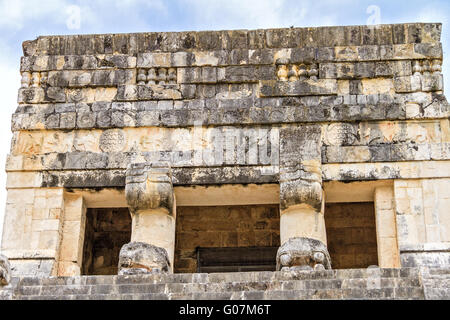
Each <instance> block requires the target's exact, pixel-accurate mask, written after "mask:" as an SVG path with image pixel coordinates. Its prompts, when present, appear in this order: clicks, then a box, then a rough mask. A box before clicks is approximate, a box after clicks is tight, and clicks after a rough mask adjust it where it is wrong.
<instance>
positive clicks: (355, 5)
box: [0, 0, 450, 236]
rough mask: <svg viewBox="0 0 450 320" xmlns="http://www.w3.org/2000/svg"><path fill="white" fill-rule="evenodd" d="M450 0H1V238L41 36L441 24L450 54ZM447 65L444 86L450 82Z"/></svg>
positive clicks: (445, 66)
mask: <svg viewBox="0 0 450 320" xmlns="http://www.w3.org/2000/svg"><path fill="white" fill-rule="evenodd" d="M449 16H450V1H448V0H427V1H423V0H408V1H403V0H402V1H400V0H395V1H393V0H386V1H375V0H371V1H361V0H320V1H319V0H166V1H163V0H78V1H76V0H75V1H69V0H0V97H1V109H0V236H1V231H2V227H1V226H2V220H3V212H4V207H5V201H6V191H5V181H6V175H5V173H4V169H3V168H4V167H5V159H6V155H7V154H8V153H9V147H10V140H11V132H10V120H11V114H12V113H13V112H14V110H15V108H16V104H17V103H16V99H17V90H18V88H19V85H20V75H19V61H20V56H21V55H22V42H23V41H24V40H31V39H35V38H36V37H37V36H40V35H56V34H90V33H126V32H148V31H187V30H223V29H255V28H279V27H290V26H295V27H309V26H331V25H364V24H368V23H369V24H374V23H403V22H442V24H443V33H442V42H443V44H444V56H445V57H447V54H448V52H449V50H448V49H449V43H448V39H449V34H450V33H449V32H450V31H449V30H450V29H449V25H448V23H449ZM449 71H450V70H449V63H448V59H447V60H445V59H444V70H443V72H444V75H445V83H449V82H448V81H449V80H450V72H449Z"/></svg>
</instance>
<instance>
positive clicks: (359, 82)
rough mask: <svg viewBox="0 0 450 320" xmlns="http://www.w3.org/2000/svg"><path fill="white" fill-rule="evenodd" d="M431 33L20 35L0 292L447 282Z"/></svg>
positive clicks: (432, 289) (443, 165)
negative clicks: (28, 38)
mask: <svg viewBox="0 0 450 320" xmlns="http://www.w3.org/2000/svg"><path fill="white" fill-rule="evenodd" d="M440 36H441V24H437V23H425V24H424V23H420V24H419V23H412V24H395V25H378V26H348V27H321V28H288V29H268V30H235V31H211V32H209V31H207V32H167V33H135V34H105V35H77V36H44V37H39V38H37V39H36V40H33V41H25V42H24V43H23V53H24V56H23V57H22V60H21V69H20V72H21V74H22V80H21V88H20V90H19V95H18V107H17V109H16V111H15V113H14V114H13V117H12V131H13V139H12V142H11V150H10V154H9V155H8V159H7V164H6V171H7V190H8V196H7V204H6V215H5V219H4V230H3V239H2V242H1V253H2V255H3V256H2V258H1V259H0V285H1V289H0V298H2V299H129V298H138V299H180V298H185V299H263V298H265V299H306V298H313V299H317V298H334V299H344V298H371V299H378V298H379V299H391V298H398V299H404V298H414V299H424V298H426V299H437V298H450V212H449V208H450V126H449V114H450V109H449V104H448V102H447V100H446V98H445V96H444V94H443V76H442V73H441V71H442V58H443V51H442V45H441V43H440Z"/></svg>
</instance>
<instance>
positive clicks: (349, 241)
mask: <svg viewBox="0 0 450 320" xmlns="http://www.w3.org/2000/svg"><path fill="white" fill-rule="evenodd" d="M325 225H326V230H327V242H328V251H329V253H330V256H331V261H332V267H333V269H347V268H348V269H350V268H367V267H368V266H370V265H378V256H377V237H376V227H375V209H374V204H373V202H353V203H352V202H347V203H329V204H326V206H325Z"/></svg>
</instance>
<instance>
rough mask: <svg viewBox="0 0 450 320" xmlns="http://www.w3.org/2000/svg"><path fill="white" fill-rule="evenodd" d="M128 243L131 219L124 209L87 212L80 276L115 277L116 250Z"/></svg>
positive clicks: (127, 211) (118, 250) (126, 209)
mask: <svg viewBox="0 0 450 320" xmlns="http://www.w3.org/2000/svg"><path fill="white" fill-rule="evenodd" d="M130 239H131V216H130V213H129V210H128V208H116V209H110V208H106V209H88V210H87V213H86V231H85V236H84V247H83V266H82V270H81V272H82V274H84V275H115V274H117V265H118V263H119V252H120V249H121V248H122V246H123V245H124V244H126V243H128V242H130Z"/></svg>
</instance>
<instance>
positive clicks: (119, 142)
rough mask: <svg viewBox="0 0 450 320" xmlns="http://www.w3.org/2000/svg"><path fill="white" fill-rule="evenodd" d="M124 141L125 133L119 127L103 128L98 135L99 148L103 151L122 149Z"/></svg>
mask: <svg viewBox="0 0 450 320" xmlns="http://www.w3.org/2000/svg"><path fill="white" fill-rule="evenodd" d="M125 142H126V139H125V134H124V133H123V131H122V130H121V129H110V130H105V131H104V132H103V133H102V135H101V136H100V149H101V150H102V151H104V152H117V151H122V150H123V148H124V147H125Z"/></svg>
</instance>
